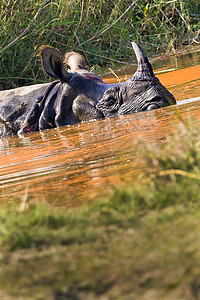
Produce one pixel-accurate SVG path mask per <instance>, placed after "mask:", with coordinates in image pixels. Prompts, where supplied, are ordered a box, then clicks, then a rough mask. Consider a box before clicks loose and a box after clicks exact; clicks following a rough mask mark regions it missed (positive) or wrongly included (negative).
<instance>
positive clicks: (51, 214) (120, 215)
mask: <svg viewBox="0 0 200 300" xmlns="http://www.w3.org/2000/svg"><path fill="white" fill-rule="evenodd" d="M199 141H200V134H199V130H198V129H192V130H190V129H186V128H185V129H183V130H182V131H181V132H178V133H177V134H176V135H175V136H173V137H170V138H169V139H168V140H167V141H165V142H163V143H162V144H161V145H160V146H159V148H156V149H152V148H151V145H150V144H145V145H144V144H141V147H142V148H143V150H144V149H145V151H142V153H143V154H142V157H141V158H142V159H144V160H145V162H146V166H147V168H146V169H145V171H144V172H141V173H140V174H138V178H137V179H136V180H134V182H130V183H129V184H126V185H124V186H121V187H120V188H113V194H112V195H111V196H110V197H109V198H107V199H101V200H98V201H94V202H92V203H89V204H86V205H85V206H81V207H76V208H70V209H65V208H56V207H52V206H50V205H47V204H45V203H43V204H41V203H40V204H37V205H30V206H29V207H28V199H27V203H26V204H27V205H24V206H21V208H20V209H19V207H17V206H13V205H12V206H8V205H7V206H6V205H3V206H1V210H0V245H1V250H0V261H1V276H0V294H1V293H2V295H5V296H6V297H8V296H9V297H11V299H12V297H13V299H14V298H15V297H16V296H20V297H21V298H20V299H26V297H30V296H31V297H33V298H32V299H39V298H40V299H45V298H46V297H48V299H154V300H155V299H159V300H160V299H170V300H171V299H199V298H198V297H199V293H200V252H199V248H200V236H199V226H200V218H199V217H200V193H199V185H200V142H199ZM144 153H145V154H144ZM38 200H39V199H38ZM26 206H27V208H26ZM22 287H23V288H22ZM23 297H24V298H23ZM59 297H60V298H59ZM61 297H63V298H61ZM64 297H65V298H64ZM6 299H7V298H6ZM9 299H10V298H9Z"/></svg>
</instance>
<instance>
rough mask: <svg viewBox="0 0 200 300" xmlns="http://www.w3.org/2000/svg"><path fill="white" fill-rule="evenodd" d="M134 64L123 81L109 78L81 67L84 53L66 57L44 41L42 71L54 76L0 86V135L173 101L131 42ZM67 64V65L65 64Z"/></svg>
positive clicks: (140, 52) (73, 53) (171, 102)
mask: <svg viewBox="0 0 200 300" xmlns="http://www.w3.org/2000/svg"><path fill="white" fill-rule="evenodd" d="M132 46H133V49H134V51H135V54H136V57H137V61H138V68H137V71H136V72H135V74H134V75H133V76H132V77H131V78H129V79H128V80H127V81H126V82H123V83H116V84H108V83H105V82H104V81H103V80H102V79H101V78H100V77H99V76H97V75H95V74H93V73H90V72H88V71H87V70H85V64H84V59H83V57H82V56H81V55H80V54H77V53H75V52H71V54H70V55H67V56H66V58H65V60H63V57H62V55H61V53H60V52H59V51H58V50H57V49H55V48H53V47H50V46H43V47H42V50H41V61H42V66H43V69H44V71H45V72H46V73H47V74H48V75H49V76H51V77H53V78H55V79H56V81H54V82H51V83H45V84H39V85H32V86H27V87H22V88H16V89H13V90H7V91H1V92H0V100H3V101H1V105H0V135H1V136H2V135H4V134H12V133H17V132H18V131H23V132H30V131H37V130H43V129H48V128H52V127H59V126H63V125H69V124H75V123H79V122H82V121H88V120H92V119H96V120H98V119H103V118H109V117H113V116H121V115H125V114H130V113H136V112H141V111H147V110H152V109H156V108H160V107H165V106H169V105H172V104H175V103H176V100H175V98H174V97H173V95H172V94H171V93H170V92H169V91H168V90H167V89H166V88H165V87H164V86H163V85H162V84H161V83H160V81H159V80H158V78H156V77H155V75H154V73H153V69H152V66H151V64H150V63H149V61H148V58H147V56H146V55H145V53H144V52H143V50H142V48H141V47H140V46H139V45H138V44H136V43H134V42H133V43H132ZM66 64H68V65H69V67H70V69H67V67H66Z"/></svg>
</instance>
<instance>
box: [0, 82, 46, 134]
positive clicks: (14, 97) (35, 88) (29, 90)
mask: <svg viewBox="0 0 200 300" xmlns="http://www.w3.org/2000/svg"><path fill="white" fill-rule="evenodd" d="M49 85H50V83H47V84H46V83H45V84H35V85H31V86H25V87H20V88H16V89H11V90H6V91H0V122H1V126H0V136H2V135H5V134H11V133H16V132H17V131H18V130H19V129H20V127H21V124H23V122H24V120H25V118H26V116H27V114H28V113H29V111H30V110H31V108H32V106H33V105H34V103H35V101H36V100H37V99H38V98H39V97H41V96H42V95H43V94H44V93H45V90H46V89H47V87H48V86H49ZM2 124H3V126H2Z"/></svg>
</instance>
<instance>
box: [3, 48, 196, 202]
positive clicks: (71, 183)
mask: <svg viewBox="0 0 200 300" xmlns="http://www.w3.org/2000/svg"><path fill="white" fill-rule="evenodd" d="M153 68H154V71H155V73H156V76H157V77H158V78H159V79H160V81H161V82H162V83H163V85H165V86H166V87H167V88H168V89H169V90H170V91H171V92H172V93H173V94H174V96H175V98H176V99H177V101H178V104H177V105H176V106H173V107H167V108H162V109H158V110H154V111H150V112H142V113H137V114H132V115H127V116H123V117H120V118H112V119H107V120H101V121H98V122H88V123H82V124H77V125H73V126H65V127H62V128H59V129H57V128H56V129H51V130H46V131H43V132H41V133H34V134H26V135H24V136H21V137H18V136H15V137H8V138H3V139H1V140H0V201H1V203H3V202H4V201H6V202H9V201H23V199H25V198H27V197H28V199H29V200H30V201H48V202H49V203H51V204H53V205H58V206H70V205H72V204H76V203H79V202H80V201H81V202H84V201H87V200H92V199H95V198H96V197H101V196H102V195H104V194H105V193H107V192H109V191H110V190H111V189H112V186H113V185H119V184H121V183H122V182H127V181H128V180H131V179H132V178H134V174H135V173H137V171H138V169H140V168H143V167H144V166H143V165H142V162H140V157H139V155H138V151H137V146H136V145H135V141H136V140H137V139H138V138H139V139H141V140H147V141H149V142H151V143H154V144H155V146H156V145H157V143H160V142H161V141H162V140H163V139H164V138H165V137H167V136H169V135H170V134H172V133H174V132H176V131H177V129H178V128H179V127H181V126H183V125H182V121H181V120H180V116H181V118H182V120H184V121H185V122H187V123H191V124H197V125H199V123H200V52H197V53H193V54H188V55H182V56H178V57H170V58H165V59H163V60H156V61H154V63H153ZM134 71H135V67H131V68H130V67H129V68H128V67H127V68H126V69H123V70H115V72H116V73H117V75H118V76H119V77H120V80H121V81H123V80H126V79H127V78H128V77H129V76H131V75H132V74H133V72H134ZM105 80H106V81H107V82H116V78H114V76H110V77H109V78H106V79H105Z"/></svg>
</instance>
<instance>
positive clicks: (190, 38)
mask: <svg viewBox="0 0 200 300" xmlns="http://www.w3.org/2000/svg"><path fill="white" fill-rule="evenodd" d="M199 14H200V3H199V0H190V1H189V0H185V1H183V0H172V1H168V0H163V1H161V0H150V1H144V0H136V1H132V0H128V1H120V0H115V1H114V0H111V1H105V0H99V1H95V0H76V1H75V0H67V1H66V0H55V1H53V0H46V1H42V0H16V1H11V0H2V1H1V3H0V17H1V27H0V59H1V72H0V89H6V88H10V87H16V86H20V85H25V84H30V83H37V82H40V81H42V80H44V75H43V74H42V72H41V68H40V64H39V63H38V61H37V54H38V52H39V47H40V46H41V45H43V44H50V45H52V46H54V47H57V48H59V49H60V50H61V52H62V53H64V52H65V51H69V50H71V49H74V50H78V51H80V52H82V53H83V54H84V55H85V57H86V60H87V64H88V66H89V67H92V66H94V65H95V66H96V67H97V71H98V69H99V67H100V66H102V65H104V64H107V63H116V62H119V61H123V62H126V61H132V59H133V57H134V54H133V51H132V49H131V46H130V43H131V41H132V40H135V41H138V42H139V43H140V44H141V45H142V46H143V47H144V49H145V50H146V51H147V52H149V51H151V53H155V51H176V49H177V48H179V47H182V46H183V45H184V46H185V45H188V44H194V45H195V44H196V43H199V31H200V22H199Z"/></svg>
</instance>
